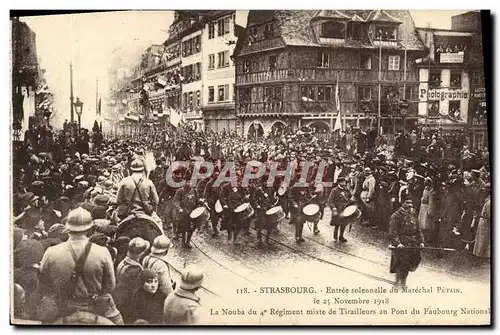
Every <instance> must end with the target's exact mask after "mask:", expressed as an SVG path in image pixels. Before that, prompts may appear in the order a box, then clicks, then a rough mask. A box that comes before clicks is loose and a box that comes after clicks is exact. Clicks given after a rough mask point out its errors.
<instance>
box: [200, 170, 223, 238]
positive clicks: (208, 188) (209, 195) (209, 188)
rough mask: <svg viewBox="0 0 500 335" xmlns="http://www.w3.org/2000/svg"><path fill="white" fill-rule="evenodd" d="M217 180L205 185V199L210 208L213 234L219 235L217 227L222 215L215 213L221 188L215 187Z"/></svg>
mask: <svg viewBox="0 0 500 335" xmlns="http://www.w3.org/2000/svg"><path fill="white" fill-rule="evenodd" d="M215 180H216V179H214V178H212V179H210V180H208V182H207V183H206V184H205V188H204V190H203V199H205V201H206V202H207V204H208V207H210V221H211V222H212V230H213V234H214V235H218V234H219V230H218V227H217V225H218V223H219V218H220V215H219V214H218V213H217V212H216V211H215V203H216V202H217V200H219V187H214V183H215Z"/></svg>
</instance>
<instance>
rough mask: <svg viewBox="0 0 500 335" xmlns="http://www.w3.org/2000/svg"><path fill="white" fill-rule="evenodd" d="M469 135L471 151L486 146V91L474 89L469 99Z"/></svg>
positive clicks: (481, 88)
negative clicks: (470, 136) (470, 137)
mask: <svg viewBox="0 0 500 335" xmlns="http://www.w3.org/2000/svg"><path fill="white" fill-rule="evenodd" d="M470 110H471V114H472V115H471V121H470V122H471V127H470V130H471V135H472V147H473V149H480V148H482V147H484V146H488V109H487V106H486V90H485V88H484V87H475V88H474V91H473V93H472V99H471V108H470Z"/></svg>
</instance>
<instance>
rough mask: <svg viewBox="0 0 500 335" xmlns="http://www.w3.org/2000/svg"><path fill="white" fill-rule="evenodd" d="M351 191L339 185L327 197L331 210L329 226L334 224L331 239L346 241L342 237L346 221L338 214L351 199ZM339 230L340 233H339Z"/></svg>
mask: <svg viewBox="0 0 500 335" xmlns="http://www.w3.org/2000/svg"><path fill="white" fill-rule="evenodd" d="M351 199H352V194H351V191H349V189H347V188H342V187H340V186H337V187H335V188H334V189H333V190H332V191H331V192H330V196H329V197H328V205H329V206H330V209H331V210H332V218H331V220H330V226H335V229H334V231H333V239H334V240H335V241H337V239H339V240H340V241H341V242H347V240H346V239H345V238H344V231H345V229H346V226H347V224H348V222H347V221H346V220H343V219H342V218H341V217H340V216H339V215H340V214H341V213H342V212H343V211H344V209H346V207H347V206H349V205H350V204H351V203H352V201H351ZM339 230H340V235H339Z"/></svg>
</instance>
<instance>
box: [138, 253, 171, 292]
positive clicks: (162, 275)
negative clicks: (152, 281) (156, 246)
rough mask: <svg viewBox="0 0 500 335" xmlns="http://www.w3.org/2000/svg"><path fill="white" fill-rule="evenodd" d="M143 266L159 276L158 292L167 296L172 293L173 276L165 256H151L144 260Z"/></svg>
mask: <svg viewBox="0 0 500 335" xmlns="http://www.w3.org/2000/svg"><path fill="white" fill-rule="evenodd" d="M142 266H143V267H144V268H145V269H151V270H153V271H154V272H156V273H157V274H158V291H160V292H162V294H164V295H165V296H168V295H169V294H170V293H172V291H173V288H172V275H171V273H170V266H169V264H168V262H167V260H166V259H165V256H157V255H154V254H149V255H147V256H146V257H144V259H143V260H142Z"/></svg>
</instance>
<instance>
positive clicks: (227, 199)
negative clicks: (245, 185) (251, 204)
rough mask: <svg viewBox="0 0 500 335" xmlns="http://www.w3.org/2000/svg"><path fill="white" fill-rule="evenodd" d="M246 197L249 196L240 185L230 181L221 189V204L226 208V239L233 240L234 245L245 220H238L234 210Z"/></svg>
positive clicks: (236, 243)
mask: <svg viewBox="0 0 500 335" xmlns="http://www.w3.org/2000/svg"><path fill="white" fill-rule="evenodd" d="M248 199H249V196H248V195H246V194H245V192H244V191H243V190H242V189H241V188H240V187H237V186H232V185H231V183H227V184H226V185H225V186H224V188H223V189H222V196H221V197H220V201H221V204H222V206H223V207H224V208H225V209H227V210H228V217H227V223H226V227H227V239H228V241H231V240H233V244H234V245H238V233H239V231H240V230H241V229H242V228H244V227H245V222H240V221H241V220H240V219H239V218H238V216H237V214H236V213H235V212H234V210H235V209H236V208H237V207H238V206H240V205H241V204H243V203H245V202H246V201H247V200H248Z"/></svg>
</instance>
